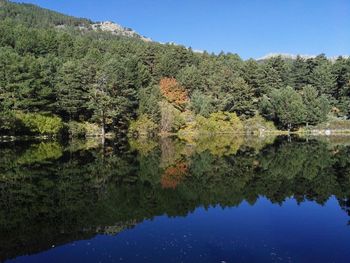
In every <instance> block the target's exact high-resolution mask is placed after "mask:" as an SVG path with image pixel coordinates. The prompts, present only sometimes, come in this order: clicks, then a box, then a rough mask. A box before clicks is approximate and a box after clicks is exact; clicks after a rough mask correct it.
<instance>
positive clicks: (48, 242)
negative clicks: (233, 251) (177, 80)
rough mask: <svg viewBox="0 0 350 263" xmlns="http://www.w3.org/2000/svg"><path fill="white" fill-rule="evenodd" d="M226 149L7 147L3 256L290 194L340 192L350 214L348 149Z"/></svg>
mask: <svg viewBox="0 0 350 263" xmlns="http://www.w3.org/2000/svg"><path fill="white" fill-rule="evenodd" d="M146 141H147V143H148V144H149V143H150V141H149V140H146ZM220 143H222V142H218V141H216V142H215V143H214V144H215V146H214V145H211V144H212V142H211V140H209V141H207V142H206V143H203V145H206V146H207V147H209V148H208V149H203V148H202V146H203V145H197V146H196V148H195V149H192V148H188V145H186V144H184V143H181V142H180V141H174V140H171V139H170V138H164V139H162V140H161V141H160V143H159V144H157V143H155V144H154V145H153V146H151V147H148V146H145V145H143V146H142V147H140V145H139V147H140V148H139V151H133V150H132V151H129V150H128V149H127V148H123V147H122V145H120V147H118V148H114V149H112V148H110V146H108V147H107V148H109V149H108V150H107V151H106V149H105V152H103V151H102V149H99V148H98V147H99V143H98V142H97V143H95V144H94V143H88V144H85V145H84V144H82V145H79V144H78V143H75V144H70V145H67V146H63V145H60V144H58V143H57V142H41V143H34V144H30V143H28V144H27V145H26V144H25V143H21V144H17V143H10V144H9V145H7V144H1V145H0V146H1V147H0V174H1V177H0V197H1V198H0V234H1V235H0V248H1V249H0V251H1V252H0V259H1V260H5V261H6V259H8V258H12V257H15V256H18V255H22V254H28V253H34V252H38V251H43V250H46V249H49V248H51V246H52V245H53V244H54V245H56V246H57V245H59V244H64V243H67V242H71V241H73V240H77V239H83V238H91V237H92V236H94V235H96V234H97V233H104V234H117V233H118V232H119V231H122V230H123V229H125V228H128V227H132V226H133V225H136V224H137V223H139V222H142V221H143V220H145V219H150V218H153V217H155V216H158V215H164V214H167V215H169V216H179V215H186V214H188V213H189V212H191V211H193V210H194V209H196V208H197V207H203V206H204V207H210V206H216V205H220V206H222V207H232V206H238V205H239V204H241V203H242V202H243V201H247V202H249V203H250V204H254V203H255V202H257V201H258V200H259V198H260V197H261V196H264V197H266V198H268V199H269V200H271V202H272V203H275V204H283V203H284V201H285V200H286V199H289V198H290V197H291V196H293V198H295V200H296V201H297V202H298V203H302V202H304V201H307V200H308V201H314V202H317V203H319V204H325V203H326V201H327V200H328V199H329V198H330V197H332V196H335V197H336V198H337V199H338V201H339V206H340V207H341V208H342V209H344V210H345V212H348V213H349V211H350V209H349V207H350V202H349V196H350V187H349V186H350V160H349V158H348V156H349V154H350V147H349V146H331V145H328V144H326V143H322V142H319V141H312V140H310V141H309V142H305V141H302V140H293V141H292V142H287V141H286V140H282V139H278V140H277V141H276V142H275V143H274V144H270V145H268V146H263V147H262V149H261V150H260V151H257V150H255V149H253V148H252V146H255V148H256V145H254V144H250V146H249V145H248V144H247V143H245V144H243V145H241V146H237V147H236V149H235V151H230V152H228V153H227V152H226V153H227V154H224V155H222V153H223V152H222V151H221V150H219V151H218V149H224V148H227V147H225V144H223V145H220ZM208 145H211V146H208ZM230 145H232V143H231V144H230ZM94 147H97V148H94ZM113 147H114V146H113ZM87 148H90V149H87ZM258 148H259V147H258ZM120 149H124V150H120ZM119 151H121V152H119ZM315 153H317V154H315ZM349 215H350V214H349ZM346 223H347V222H344V225H345V224H346Z"/></svg>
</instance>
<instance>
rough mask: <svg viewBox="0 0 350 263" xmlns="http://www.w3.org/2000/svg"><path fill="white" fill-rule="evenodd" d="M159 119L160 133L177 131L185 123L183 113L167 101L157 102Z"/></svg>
mask: <svg viewBox="0 0 350 263" xmlns="http://www.w3.org/2000/svg"><path fill="white" fill-rule="evenodd" d="M159 106H160V112H161V120H160V131H161V132H162V133H172V132H176V131H178V130H179V129H180V128H181V127H182V126H184V125H185V119H184V117H183V114H181V112H180V111H179V110H178V109H176V108H175V107H174V106H173V105H172V104H171V103H169V102H167V101H161V102H159Z"/></svg>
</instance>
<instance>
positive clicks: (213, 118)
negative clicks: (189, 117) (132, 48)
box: [197, 111, 243, 134]
mask: <svg viewBox="0 0 350 263" xmlns="http://www.w3.org/2000/svg"><path fill="white" fill-rule="evenodd" d="M197 128H198V130H199V133H214V134H215V133H227V134H237V133H243V124H242V121H241V120H240V119H239V118H238V116H237V115H236V113H230V112H222V111H219V112H215V113H212V114H210V116H209V118H204V117H203V116H198V117H197Z"/></svg>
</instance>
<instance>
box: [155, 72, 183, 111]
mask: <svg viewBox="0 0 350 263" xmlns="http://www.w3.org/2000/svg"><path fill="white" fill-rule="evenodd" d="M159 87H160V91H161V93H162V95H163V96H164V97H165V98H166V99H167V100H168V101H169V102H170V103H172V104H174V106H175V107H178V108H180V109H183V108H184V107H185V105H186V103H187V102H188V101H189V98H188V93H187V91H186V90H185V88H184V87H182V86H181V85H180V84H179V83H178V82H177V80H176V79H175V78H162V79H161V80H160V83H159Z"/></svg>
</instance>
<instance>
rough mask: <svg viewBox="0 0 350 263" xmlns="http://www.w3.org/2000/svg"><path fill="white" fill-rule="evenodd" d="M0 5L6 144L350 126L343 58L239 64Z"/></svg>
mask: <svg viewBox="0 0 350 263" xmlns="http://www.w3.org/2000/svg"><path fill="white" fill-rule="evenodd" d="M0 3H1V8H0V18H1V19H0V134H2V135H7V136H8V135H14V136H18V135H41V136H58V135H61V136H70V137H73V136H76V137H84V136H91V135H101V136H102V137H104V135H105V133H106V132H107V133H108V132H110V133H118V134H120V133H127V132H128V131H129V132H131V134H133V135H135V136H138V135H141V134H144V135H152V134H153V135H155V134H163V135H166V134H174V133H177V134H178V133H181V134H182V135H183V137H186V138H187V139H190V140H195V139H196V137H198V136H199V135H202V134H211V135H212V134H217V133H243V132H247V131H249V132H253V133H254V132H260V131H266V130H274V126H276V127H277V128H279V129H285V130H287V129H288V130H297V129H299V128H302V127H304V126H309V125H317V124H319V123H322V122H325V121H326V120H327V119H329V118H330V117H332V118H341V119H347V118H349V116H350V59H349V58H346V57H339V58H337V59H336V60H335V61H334V60H330V59H328V58H327V57H326V56H325V55H323V54H321V55H318V56H316V57H310V58H303V57H301V56H298V57H297V58H296V59H286V58H285V57H283V56H271V57H268V58H266V59H265V60H264V61H263V62H264V63H261V61H256V60H252V59H251V60H247V61H244V60H242V59H241V58H240V57H239V55H237V54H232V53H220V54H218V55H215V54H208V53H207V52H203V53H198V52H194V51H193V50H192V49H190V48H187V47H184V46H180V45H175V44H160V43H156V42H152V41H149V40H148V39H146V38H143V37H141V36H139V35H138V34H137V33H136V32H134V31H133V30H131V29H126V28H123V27H121V26H119V25H117V24H114V23H112V22H102V23H99V22H92V21H90V20H88V19H81V18H74V17H70V16H66V15H62V14H59V13H56V12H52V11H50V10H47V9H42V8H40V7H37V6H34V5H27V4H14V3H11V2H8V1H4V0H1V2H0ZM247 123H248V124H249V125H251V126H252V127H256V129H257V130H258V131H257V130H254V131H253V130H252V129H251V127H248V128H247V127H246V126H247ZM129 128H131V129H129Z"/></svg>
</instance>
